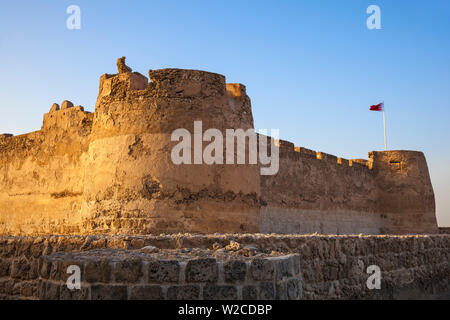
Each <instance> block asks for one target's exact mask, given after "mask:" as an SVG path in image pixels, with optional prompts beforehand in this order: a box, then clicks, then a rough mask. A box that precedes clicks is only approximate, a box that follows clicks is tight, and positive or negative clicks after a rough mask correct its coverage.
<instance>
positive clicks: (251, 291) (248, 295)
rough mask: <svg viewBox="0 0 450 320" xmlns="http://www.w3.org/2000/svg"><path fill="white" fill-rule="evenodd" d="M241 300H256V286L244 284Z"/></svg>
mask: <svg viewBox="0 0 450 320" xmlns="http://www.w3.org/2000/svg"><path fill="white" fill-rule="evenodd" d="M242 299H243V300H256V299H258V288H257V287H256V286H244V287H243V288H242Z"/></svg>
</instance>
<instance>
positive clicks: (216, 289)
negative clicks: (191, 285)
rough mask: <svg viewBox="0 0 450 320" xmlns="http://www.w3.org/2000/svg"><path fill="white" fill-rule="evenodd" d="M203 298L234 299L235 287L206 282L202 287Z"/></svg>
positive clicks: (235, 296) (235, 294)
mask: <svg viewBox="0 0 450 320" xmlns="http://www.w3.org/2000/svg"><path fill="white" fill-rule="evenodd" d="M203 299H205V300H236V299H237V289H236V287H235V286H232V285H224V286H220V285H215V284H207V285H205V287H204V288H203Z"/></svg>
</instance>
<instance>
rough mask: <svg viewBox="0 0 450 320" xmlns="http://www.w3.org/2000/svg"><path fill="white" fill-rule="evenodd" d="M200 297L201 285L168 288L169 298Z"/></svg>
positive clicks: (185, 298)
mask: <svg viewBox="0 0 450 320" xmlns="http://www.w3.org/2000/svg"><path fill="white" fill-rule="evenodd" d="M199 298H200V286H199V285H186V286H172V287H169V288H168V290H167V299H168V300H198V299H199Z"/></svg>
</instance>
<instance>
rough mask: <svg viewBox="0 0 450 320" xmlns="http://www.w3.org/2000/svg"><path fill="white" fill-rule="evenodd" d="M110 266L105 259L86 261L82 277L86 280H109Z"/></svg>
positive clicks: (93, 281)
mask: <svg viewBox="0 0 450 320" xmlns="http://www.w3.org/2000/svg"><path fill="white" fill-rule="evenodd" d="M110 273H111V267H110V265H109V261H108V260H107V259H101V260H93V261H87V262H86V266H85V267H84V279H85V280H86V281H87V282H91V283H95V282H103V283H107V282H109V280H110V279H109V278H110V276H109V275H110Z"/></svg>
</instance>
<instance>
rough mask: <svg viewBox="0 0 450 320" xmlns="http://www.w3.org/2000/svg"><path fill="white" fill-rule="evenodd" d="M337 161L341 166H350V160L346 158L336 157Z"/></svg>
mask: <svg viewBox="0 0 450 320" xmlns="http://www.w3.org/2000/svg"><path fill="white" fill-rule="evenodd" d="M337 163H338V164H339V165H342V166H343V167H349V166H350V161H349V160H348V159H344V158H341V157H338V158H337Z"/></svg>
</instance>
